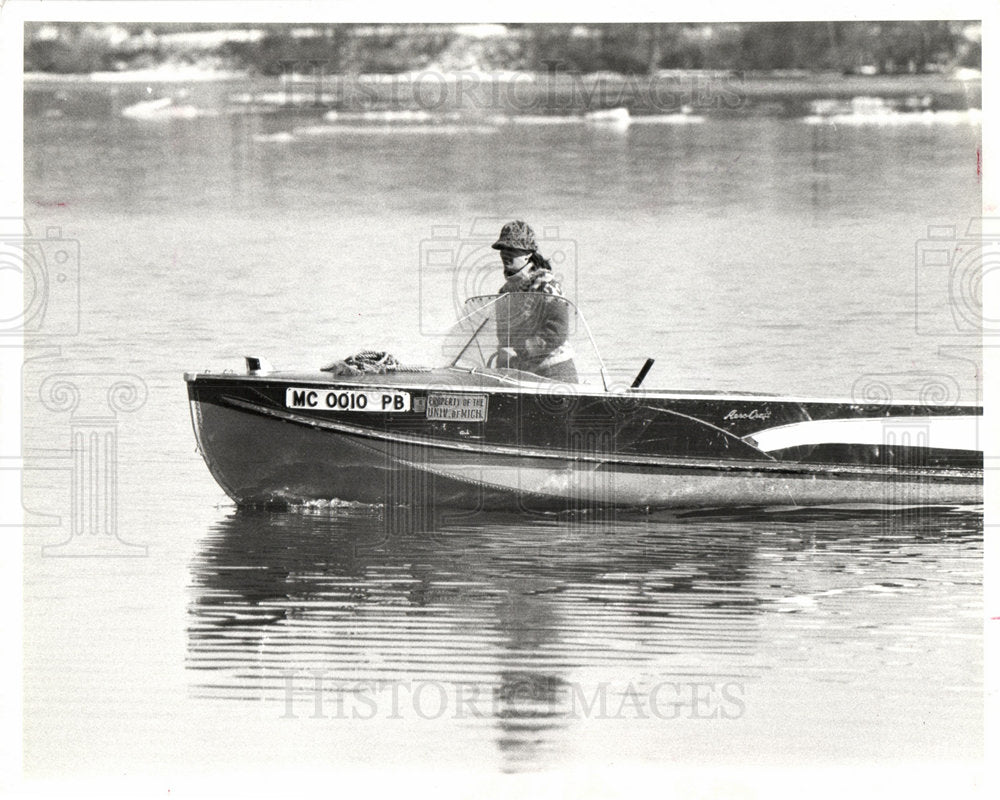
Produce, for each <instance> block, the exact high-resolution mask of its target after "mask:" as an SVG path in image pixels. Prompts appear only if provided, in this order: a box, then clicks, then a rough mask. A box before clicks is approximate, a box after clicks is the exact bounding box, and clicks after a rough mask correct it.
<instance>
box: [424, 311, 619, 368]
mask: <svg viewBox="0 0 1000 800" xmlns="http://www.w3.org/2000/svg"><path fill="white" fill-rule="evenodd" d="M444 356H445V359H446V363H447V364H448V365H449V366H455V367H463V368H467V369H477V370H489V371H491V372H499V373H503V374H506V375H508V376H509V377H512V378H516V379H521V380H533V381H537V380H539V379H543V380H554V381H558V382H560V383H603V382H604V364H603V362H602V361H601V357H600V354H599V353H598V352H597V347H596V346H595V344H594V340H593V337H592V336H591V335H590V330H589V328H588V327H587V323H586V321H585V320H584V318H583V315H582V314H581V313H580V311H579V310H578V309H577V307H576V306H575V305H573V303H572V302H570V301H569V300H567V299H566V298H564V297H557V296H554V295H549V294H542V293H540V292H509V293H505V294H498V295H481V296H478V297H470V298H469V299H468V300H466V301H465V305H464V307H463V315H462V317H461V319H459V321H458V322H457V323H456V324H455V325H454V326H453V327H452V329H451V330H450V331H449V332H448V334H447V336H446V337H445V344H444Z"/></svg>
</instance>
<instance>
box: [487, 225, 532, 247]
mask: <svg viewBox="0 0 1000 800" xmlns="http://www.w3.org/2000/svg"><path fill="white" fill-rule="evenodd" d="M493 249H494V250H530V251H531V252H532V253H534V252H535V251H536V250H538V245H537V244H536V243H535V232H534V231H533V230H531V226H530V225H529V224H528V223H527V222H523V221H522V220H519V219H515V220H514V221H513V222H508V223H507V224H506V225H504V226H503V227H502V228H501V229H500V238H499V239H497V240H496V242H494V243H493Z"/></svg>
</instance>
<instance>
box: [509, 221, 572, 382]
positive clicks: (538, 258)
mask: <svg viewBox="0 0 1000 800" xmlns="http://www.w3.org/2000/svg"><path fill="white" fill-rule="evenodd" d="M493 249H494V250H499V251H500V260H501V262H502V263H503V272H504V278H505V281H504V284H503V286H501V287H500V294H502V295H503V294H509V295H511V297H509V298H505V299H503V300H501V301H500V302H499V303H498V304H497V336H498V339H499V345H500V347H499V350H498V353H497V364H496V365H497V366H498V367H507V368H511V369H519V370H523V371H524V372H531V373H534V374H535V375H540V376H541V377H543V378H550V379H552V380H557V381H562V382H564V383H576V382H577V380H578V379H577V374H576V365H575V364H574V363H573V349H572V347H571V346H570V344H569V342H568V341H567V337H568V335H569V304H568V303H567V302H566V301H565V300H563V299H562V296H563V292H562V287H561V286H560V285H559V282H558V281H557V280H556V278H555V276H554V275H553V274H552V265H551V264H550V263H549V261H548V259H546V258H544V257H543V256H542V254H541V253H539V252H538V243H537V242H536V241H535V232H534V231H533V230H532V229H531V226H530V225H528V223H526V222H523V221H522V220H514V221H513V222H508V223H507V224H506V225H504V226H503V227H502V228H501V229H500V236H499V238H498V239H497V241H496V242H494V244H493Z"/></svg>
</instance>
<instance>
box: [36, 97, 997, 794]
mask: <svg viewBox="0 0 1000 800" xmlns="http://www.w3.org/2000/svg"><path fill="white" fill-rule="evenodd" d="M238 88H239V87H235V88H234V87H226V86H212V87H196V88H195V89H193V90H192V92H191V95H190V96H189V97H187V98H186V99H184V100H183V101H181V100H178V103H181V102H183V103H186V104H189V105H192V106H193V107H195V108H196V109H200V110H201V112H203V115H202V116H197V117H195V118H191V119H168V120H151V119H131V118H128V117H125V116H123V115H122V113H121V112H122V110H123V109H126V108H128V107H130V106H131V105H132V104H134V103H135V102H137V101H139V100H140V99H143V98H146V99H150V98H156V97H158V96H160V95H162V94H163V87H154V88H153V90H152V92H150V93H148V94H147V93H146V92H145V87H110V88H109V87H100V86H97V87H86V86H81V85H70V84H66V85H61V84H60V85H55V86H46V87H44V88H43V89H38V90H34V91H31V92H29V94H28V98H27V101H26V122H25V124H26V137H25V150H26V164H25V183H26V189H25V194H26V197H25V208H26V215H27V218H28V222H29V225H30V226H31V230H32V233H33V234H34V235H35V237H36V238H37V239H39V240H43V239H44V241H43V242H42V244H41V245H39V247H40V248H42V249H44V248H48V249H44V252H45V258H46V262H45V263H46V264H47V265H49V264H52V263H54V261H52V258H53V255H52V253H53V250H52V248H53V247H55V245H56V244H58V243H59V242H67V241H68V242H70V243H78V247H79V268H78V274H77V272H76V271H75V267H73V265H72V264H70V267H69V268H67V269H66V270H65V271H64V272H62V273H60V274H62V275H63V276H64V279H63V280H62V281H58V282H57V280H56V279H53V281H52V282H51V291H50V296H49V301H50V305H49V307H48V308H47V310H46V318H45V321H44V323H43V325H42V331H43V335H40V336H38V337H36V338H34V339H33V340H32V345H31V349H30V352H29V355H30V356H32V357H33V358H32V360H30V361H28V362H27V363H26V366H25V369H24V384H25V396H26V400H25V408H24V430H25V434H24V445H23V446H24V453H25V456H26V458H27V459H28V469H27V470H26V474H25V506H26V508H27V509H28V522H29V523H30V525H29V528H28V534H27V536H26V546H25V718H26V732H25V760H26V767H27V769H28V771H29V772H30V773H32V774H36V775H43V774H55V773H65V772H74V773H80V774H83V773H102V774H103V773H109V772H115V773H116V774H117V773H120V772H129V771H132V772H143V771H145V772H147V773H148V772H150V771H152V772H157V773H159V772H163V773H169V772H171V771H172V770H176V769H177V768H178V767H179V766H180V765H185V764H187V765H190V764H191V763H193V762H197V763H200V764H205V765H206V766H207V767H208V768H216V767H219V768H221V767H223V766H224V767H225V768H226V769H237V768H239V767H240V766H241V765H256V766H265V767H266V766H268V765H274V766H281V767H283V768H286V769H287V768H291V767H295V766H297V765H313V766H316V765H319V766H328V765H332V764H346V763H351V764H366V763H367V764H372V765H384V764H400V765H405V764H421V765H425V766H426V765H434V764H451V765H456V766H459V765H460V766H464V767H472V768H482V769H487V770H506V771H520V770H534V769H539V768H548V767H560V766H567V765H573V764H590V765H604V764H612V763H614V764H619V765H620V764H622V763H630V762H632V761H642V762H647V763H651V764H658V765H667V764H673V765H677V764H690V763H741V764H781V763H810V764H831V763H838V764H840V763H909V762H914V761H920V762H923V763H937V762H952V763H954V762H973V761H975V760H977V759H980V758H981V756H982V749H983V738H982V712H981V707H982V663H983V662H982V639H981V627H982V551H983V536H982V532H983V531H982V519H981V516H980V515H979V514H978V513H976V512H975V511H974V510H973V511H967V510H966V511H962V510H953V511H940V510H939V511H925V512H913V511H908V512H894V513H878V512H874V513H873V512H836V513H832V512H827V513H820V514H817V513H805V512H801V511H800V512H792V511H771V512H768V513H755V514H743V515H732V514H730V515H718V514H717V515H683V516H676V515H670V516H668V515H664V516H657V515H653V516H610V517H607V518H598V519H594V518H591V517H587V518H568V519H567V518H558V517H544V516H542V517H539V516H523V517H516V516H496V515H474V516H467V515H466V516H461V515H459V516H456V515H449V514H448V512H447V510H444V509H436V510H432V511H428V512H419V513H418V512H408V511H405V510H400V509H391V508H390V509H381V508H375V509H371V508H334V509H323V510H314V511H308V512H307V511H300V512H292V513H283V514H263V513H244V512H236V511H235V510H234V509H233V508H232V507H231V505H229V503H228V501H227V500H226V498H225V497H224V495H223V494H222V492H221V491H220V490H219V489H218V488H217V487H216V485H215V484H214V482H213V481H212V479H211V477H210V476H209V474H208V472H207V470H206V469H205V467H204V464H203V463H202V461H201V458H200V457H199V455H198V454H197V453H196V452H195V449H194V440H193V436H192V433H191V426H190V420H189V417H188V411H187V407H186V402H185V394H184V386H183V383H182V381H181V373H182V372H183V371H184V370H193V369H201V368H211V369H216V370H222V369H226V368H232V369H241V368H242V362H241V357H242V356H243V355H244V354H246V353H251V352H252V353H259V354H261V355H265V356H266V357H268V358H269V359H270V360H271V361H272V362H274V363H275V364H276V365H279V366H302V367H315V366H318V365H319V364H320V363H324V362H325V361H327V360H330V359H331V358H337V357H343V356H345V355H347V354H349V353H351V352H354V351H356V350H358V349H361V348H362V347H366V346H380V347H384V348H387V349H389V350H391V351H393V352H394V353H396V354H397V355H398V356H400V357H401V358H403V359H405V360H411V361H414V360H419V361H424V362H433V361H434V358H435V354H436V352H437V349H438V347H439V345H440V341H439V340H437V339H435V337H434V336H433V334H434V332H435V331H437V330H440V328H442V327H443V326H445V325H446V324H447V323H448V322H449V321H450V320H452V319H453V317H454V312H455V308H456V302H460V300H461V299H462V298H463V297H464V296H465V295H466V294H472V293H475V292H477V291H483V290H486V291H490V290H493V289H495V288H496V285H497V284H498V283H499V281H498V279H497V274H498V272H499V269H498V267H497V266H496V264H495V263H494V262H493V261H492V260H491V259H485V260H484V258H483V254H482V251H481V247H482V242H483V237H488V236H489V235H491V234H492V233H494V232H495V231H494V229H498V228H499V224H500V223H502V222H503V221H505V220H506V219H509V218H513V217H515V216H517V217H523V218H526V219H528V220H529V221H531V222H532V223H533V224H535V225H536V227H537V228H538V229H539V232H540V233H541V234H542V238H543V240H544V244H543V250H546V249H547V250H548V251H549V252H559V253H561V254H563V255H564V259H563V261H562V262H561V263H560V265H559V270H560V272H561V274H562V277H563V279H564V283H565V284H566V286H567V289H568V291H569V293H570V295H571V296H572V297H574V298H575V299H577V300H578V302H579V303H580V305H581V306H582V308H583V309H584V311H585V313H586V314H587V318H588V321H589V322H590V326H591V328H592V329H593V330H594V333H595V337H596V339H597V341H598V344H599V346H600V347H601V349H602V352H603V353H604V355H605V358H606V360H607V361H608V362H609V364H610V366H611V367H612V369H613V370H614V371H616V372H617V373H618V374H619V375H620V376H622V377H623V378H626V377H631V375H632V374H633V373H634V372H635V371H636V370H637V369H638V367H639V366H640V365H641V363H642V360H643V359H644V358H645V357H646V356H653V357H655V358H656V359H657V363H656V366H655V368H654V370H653V372H652V373H651V375H650V377H649V378H648V379H647V383H648V384H649V385H651V386H654V385H655V386H661V387H671V388H711V389H734V390H758V391H774V392H780V393H786V394H804V395H819V396H843V397H849V396H851V395H854V396H886V395H887V394H889V395H891V396H893V397H905V398H908V399H913V398H921V397H923V398H925V399H926V398H933V399H935V400H938V401H942V402H946V401H948V400H954V399H959V398H960V399H962V400H971V399H976V397H977V392H978V382H979V359H978V356H977V355H976V352H975V350H974V348H973V344H974V341H975V335H974V334H973V333H970V332H969V331H968V330H966V326H965V322H964V320H965V319H966V313H967V312H968V310H969V309H970V308H973V307H974V304H975V298H974V297H972V296H971V295H969V296H966V295H963V291H964V290H965V289H968V286H966V284H967V283H968V281H967V280H966V278H965V277H964V276H963V274H962V272H961V270H958V272H957V273H954V272H953V273H952V276H951V283H949V275H948V274H947V273H946V271H945V272H942V271H941V270H940V269H938V270H937V271H935V270H933V269H928V268H927V266H926V265H925V264H924V263H923V262H922V261H921V253H922V252H923V250H922V248H923V247H924V245H923V244H922V242H924V241H925V240H926V238H927V236H928V226H931V225H936V226H954V227H955V231H954V234H955V236H956V237H957V238H958V239H961V238H962V237H963V236H964V235H966V230H967V226H968V221H969V219H970V217H972V216H974V215H976V214H977V213H978V211H979V204H980V188H979V184H978V181H977V175H976V155H977V148H978V147H979V135H980V130H979V128H978V127H975V126H971V125H968V124H943V123H942V124H934V123H929V124H925V125H907V126H878V125H856V126H854V125H852V126H829V125H806V124H803V123H802V122H800V121H798V120H795V119H770V118H766V117H754V118H750V117H747V118H740V117H736V118H729V119H725V120H715V119H711V118H710V119H708V120H707V121H705V122H704V123H703V124H684V125H678V124H657V123H645V124H635V125H632V126H631V127H629V128H628V129H619V128H615V127H610V128H608V127H598V126H586V125H583V124H576V123H570V122H565V123H562V124H544V125H543V124H513V123H504V124H500V125H494V124H493V123H489V124H484V122H483V121H482V120H474V121H472V122H468V123H466V122H460V123H454V124H449V126H448V127H447V129H445V130H441V131H436V132H434V131H428V130H423V131H416V130H407V131H401V130H400V129H399V126H395V127H393V126H387V125H384V124H382V123H379V124H374V123H373V124H365V123H362V124H361V125H360V127H351V126H350V125H329V124H326V125H324V124H323V123H321V121H320V119H319V116H318V115H317V114H315V113H312V114H309V113H305V112H295V113H292V112H283V111H267V110H254V111H248V110H246V109H245V108H241V107H239V106H236V105H234V104H233V103H231V102H230V101H229V100H228V99H227V98H228V97H229V95H230V94H231V93H232V92H234V91H236V90H237V89H238ZM310 126H311V127H313V130H312V131H303V130H302V129H303V128H308V127H310ZM316 126H322V127H321V128H319V129H317V128H316ZM276 134H277V135H276ZM54 229H58V230H54ZM938 233H939V234H940V233H941V231H940V230H939V231H938ZM945 233H948V232H947V231H946V232H945ZM958 246H959V247H961V246H963V245H962V243H961V242H959V245H958ZM429 249H438V250H442V249H443V250H449V249H450V251H451V252H453V253H454V254H455V256H454V259H453V261H454V263H455V264H456V265H457V268H456V267H454V266H452V267H448V266H443V265H441V264H440V263H438V262H435V263H430V261H431V260H430V259H428V258H427V253H428V250H429ZM70 251H71V252H72V251H73V250H72V247H71V248H70ZM956 281H957V283H956ZM963 281H965V283H963ZM956 286H958V289H959V290H958V291H957V292H956V291H955V287H956ZM970 291H972V294H973V295H974V287H973V289H972V290H970ZM967 294H968V293H967ZM949 296H951V297H957V298H958V299H957V300H955V301H954V302H953V303H952V304H951V305H948V302H947V300H948V297H949ZM963 297H965V299H964V300H963V299H962V298H963ZM970 298H971V299H970ZM918 311H920V312H922V314H923V316H920V317H919V318H918V316H917V312H918ZM45 326H48V327H47V328H46V327H45ZM943 345H946V347H942V346H943ZM116 385H117V386H118V388H117V389H113V390H112V391H110V392H109V389H112V387H114V386H116ZM70 387H75V390H76V392H77V395H78V400H79V402H78V403H77V404H76V405H75V406H74V405H73V402H72V400H73V396H72V392H71V391H69V388H70ZM74 436H76V437H78V441H81V442H84V443H87V442H89V443H91V444H93V443H95V442H97V443H103V444H100V446H98V445H93V446H90V445H86V447H88V448H89V449H87V450H86V452H87V453H88V459H90V460H85V461H74V460H73V459H72V458H71V457H70V442H71V438H72V437H74ZM81 437H82V438H81ZM88 437H90V438H88ZM93 437H97V438H93ZM112 445H113V446H112ZM88 481H89V483H88ZM88 486H90V487H94V486H96V487H98V488H99V489H100V491H101V492H102V494H101V496H102V497H106V498H108V499H107V503H106V504H104V505H101V504H98V505H97V506H91V505H88V504H87V503H89V501H87V503H85V504H84V505H82V506H74V502H76V500H75V498H77V499H78V498H80V497H85V498H89V497H91V496H93V491H91V489H88V488H86V487H88ZM109 487H110V488H109ZM88 492H89V494H88ZM74 508H77V511H78V514H77V516H74ZM63 542H65V544H63ZM43 546H47V549H45V550H43V549H42V548H43Z"/></svg>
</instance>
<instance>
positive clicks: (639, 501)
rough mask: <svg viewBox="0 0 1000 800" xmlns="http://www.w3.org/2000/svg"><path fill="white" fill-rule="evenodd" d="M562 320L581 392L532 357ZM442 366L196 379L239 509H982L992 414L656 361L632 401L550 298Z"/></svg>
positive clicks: (519, 305)
mask: <svg viewBox="0 0 1000 800" xmlns="http://www.w3.org/2000/svg"><path fill="white" fill-rule="evenodd" d="M553 313H556V314H557V316H559V317H560V319H562V320H564V323H563V324H564V327H565V330H566V336H565V341H564V342H562V343H561V344H560V347H559V353H560V354H561V355H560V359H559V360H560V362H561V363H562V364H563V365H564V366H565V362H566V361H567V360H571V363H572V365H573V367H574V368H575V369H574V370H572V377H571V378H567V377H566V376H567V374H570V373H567V372H566V370H565V369H564V370H562V371H561V372H560V371H558V370H555V371H553V370H550V369H548V368H546V361H547V360H548V361H552V356H551V355H548V356H546V355H545V354H541V355H540V356H539V354H535V357H534V358H529V357H527V356H526V355H525V354H524V350H525V347H526V345H525V342H527V341H530V340H531V337H530V333H531V330H534V329H537V327H538V326H539V325H541V324H544V319H543V318H544V317H546V315H548V316H551V315H552V314H553ZM442 354H443V355H442V365H441V366H438V367H407V366H404V365H402V364H400V363H399V362H398V361H395V360H394V359H391V358H385V357H383V358H379V359H369V360H368V361H360V362H359V361H357V360H354V361H352V360H351V359H347V360H345V361H343V362H337V363H335V364H333V365H329V366H328V367H325V368H324V369H321V370H313V371H276V370H274V369H272V368H270V367H269V366H268V365H267V363H266V361H264V360H263V359H262V358H260V357H257V356H252V357H247V358H246V370H245V373H241V374H236V373H234V372H199V373H187V374H185V376H184V377H185V380H186V382H187V388H188V397H189V400H190V407H191V416H192V420H193V424H194V432H195V436H196V438H197V442H198V447H199V450H200V452H201V454H202V456H203V457H204V459H205V463H206V464H207V465H208V469H209V470H210V472H211V474H212V475H213V476H214V478H215V480H216V481H217V482H218V483H219V485H220V486H221V487H222V489H223V490H224V491H225V492H226V494H228V495H229V496H230V497H231V498H232V499H233V500H234V501H235V502H236V503H237V504H238V505H240V506H258V505H265V506H274V505H295V504H303V503H316V502H319V503H322V502H333V501H336V502H356V503H373V504H405V505H413V506H434V505H438V506H446V505H448V506H452V505H453V506H461V507H472V508H486V507H491V508H492V507H513V508H520V509H539V510H546V509H554V510H559V509H571V510H572V509H589V508H598V507H618V508H691V507H701V508H707V507H711V508H716V507H733V506H817V505H839V504H866V505H869V504H873V505H879V506H883V505H884V506H906V505H965V504H973V505H975V504H981V503H982V502H983V449H982V444H981V440H980V430H981V424H982V413H983V411H982V407H981V406H980V405H974V404H971V403H966V402H955V403H951V404H946V405H945V404H937V405H936V404H926V403H919V402H910V403H897V402H873V401H868V402H857V401H854V400H850V399H848V400H823V399H809V398H799V397H782V396H777V395H769V394H758V393H742V394H731V393H721V392H712V391H666V390H650V389H645V388H643V387H642V385H641V384H642V382H643V378H644V376H645V374H646V372H647V371H648V367H649V366H650V364H651V360H647V362H646V365H645V367H644V369H643V370H642V371H641V373H640V375H638V376H637V377H636V379H635V380H634V381H632V382H631V383H627V382H626V383H624V384H616V383H614V382H613V381H610V380H609V378H608V372H607V370H606V368H605V366H604V364H603V362H602V361H601V358H600V355H599V353H598V352H597V348H596V346H595V345H594V341H593V336H592V335H591V332H590V330H589V328H588V327H587V323H586V321H585V320H584V318H583V315H582V314H581V313H580V311H579V309H578V308H577V307H576V305H575V304H574V303H572V302H571V301H570V300H568V299H566V298H563V297H559V296H555V295H540V294H538V293H516V292H515V293H507V294H499V295H487V296H480V297H474V298H470V299H469V300H468V301H467V302H466V304H465V306H464V307H463V309H462V312H461V314H460V318H459V320H458V322H457V323H456V324H455V326H454V327H453V328H452V329H451V330H450V331H448V332H447V334H445V335H444V342H443V346H442ZM512 356H513V357H512ZM553 373H555V375H556V377H553Z"/></svg>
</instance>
